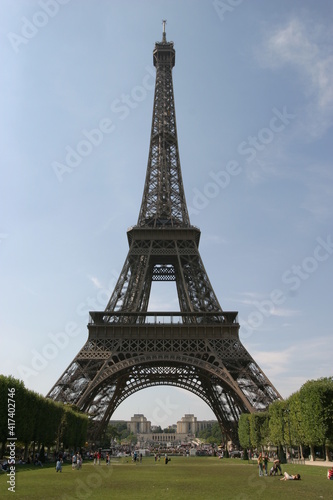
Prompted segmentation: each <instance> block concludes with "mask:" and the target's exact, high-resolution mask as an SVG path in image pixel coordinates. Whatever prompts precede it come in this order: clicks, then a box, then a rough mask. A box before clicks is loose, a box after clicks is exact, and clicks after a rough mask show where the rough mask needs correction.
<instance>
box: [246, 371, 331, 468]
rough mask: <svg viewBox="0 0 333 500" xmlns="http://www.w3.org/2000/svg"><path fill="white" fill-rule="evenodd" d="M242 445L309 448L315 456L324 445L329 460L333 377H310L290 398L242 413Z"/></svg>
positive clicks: (251, 447) (300, 450)
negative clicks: (252, 411)
mask: <svg viewBox="0 0 333 500" xmlns="http://www.w3.org/2000/svg"><path fill="white" fill-rule="evenodd" d="M238 437H239V442H240V445H241V446H242V448H244V449H245V450H247V449H258V450H259V449H262V448H264V447H267V446H276V447H277V449H278V453H279V454H280V453H281V452H282V449H283V447H287V448H288V447H289V448H290V449H291V448H299V452H300V456H301V458H303V448H304V446H307V447H309V448H310V452H311V458H312V459H313V460H314V459H315V447H316V446H321V447H324V448H325V455H326V460H329V451H330V449H332V448H333V377H329V378H321V379H319V380H310V381H308V382H306V383H305V384H304V385H303V386H302V387H301V389H300V390H299V391H298V392H295V393H294V394H292V395H291V396H290V397H289V398H288V399H287V400H284V401H275V402H274V403H272V404H271V405H270V406H269V407H268V409H267V411H265V412H260V413H252V414H248V413H243V414H242V415H241V417H240V420H239V424H238Z"/></svg>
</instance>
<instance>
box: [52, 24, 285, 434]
mask: <svg viewBox="0 0 333 500" xmlns="http://www.w3.org/2000/svg"><path fill="white" fill-rule="evenodd" d="M153 61H154V66H155V67H156V84H155V95H154V107H153V118H152V128H151V137H150V149H149V158H148V165H147V174H146V181H145V186H144V193H143V198H142V204H141V208H140V213H139V217H138V222H137V225H136V226H133V227H132V228H130V229H129V230H128V232H127V236H128V243H129V252H128V255H127V258H126V260H125V263H124V266H123V269H122V271H121V274H120V276H119V279H118V282H117V284H116V286H115V289H114V291H113V293H112V295H111V298H110V300H109V303H108V305H107V307H106V309H105V311H97V312H91V313H90V322H89V325H88V330H89V337H88V340H87V342H86V344H85V345H84V346H83V348H82V349H81V351H80V352H79V353H78V354H77V356H76V357H75V358H74V360H73V361H72V363H71V364H70V365H69V367H68V368H67V369H66V371H65V372H64V373H63V375H62V376H61V377H60V378H59V380H58V381H57V383H56V384H55V385H54V387H53V388H52V389H51V391H50V392H49V394H48V397H50V398H53V399H54V400H57V401H63V402H65V403H70V404H74V405H76V406H77V407H79V408H80V409H82V410H83V411H85V412H87V413H88V414H89V415H90V417H91V419H92V421H93V422H94V426H93V437H94V438H95V439H96V438H98V437H99V436H100V434H101V433H102V432H103V430H104V429H105V427H106V426H107V424H108V422H109V420H110V417H111V416H112V414H113V412H114V411H115V409H116V408H117V407H118V406H119V405H120V403H121V402H122V401H124V400H125V399H126V398H127V397H128V396H130V395H131V394H133V393H135V392H137V391H139V390H141V389H143V388H146V387H151V386H156V385H169V386H177V387H182V388H184V389H187V390H189V391H191V392H193V393H194V394H196V395H198V396H199V397H200V398H201V399H202V400H203V401H205V402H206V403H207V404H208V406H209V407H210V408H211V409H212V411H213V412H214V414H215V415H216V418H217V420H218V422H219V424H220V426H221V429H222V431H223V432H224V433H225V434H227V435H228V436H229V437H231V438H235V437H236V436H237V424H238V419H239V416H240V414H241V413H242V412H253V411H259V410H262V409H265V408H266V407H267V406H268V404H269V403H271V402H272V401H274V400H276V399H280V398H281V396H280V395H279V393H278V392H277V390H276V389H275V388H274V387H273V385H272V384H271V382H270V381H269V380H268V378H267V377H266V375H265V374H264V373H263V371H262V370H261V369H260V368H259V366H258V365H257V363H256V362H255V361H254V359H253V358H252V357H251V356H250V354H249V353H248V351H247V350H246V349H245V347H244V346H243V345H242V343H241V342H240V340H239V324H238V321H237V312H225V311H223V310H222V308H221V306H220V304H219V302H218V299H217V297H216V295H215V293H214V290H213V287H212V285H211V283H210V281H209V278H208V275H207V273H206V271H205V268H204V265H203V262H202V260H201V257H200V254H199V249H198V248H199V240H200V230H199V229H198V228H196V227H195V226H192V225H191V224H190V219H189V214H188V210H187V205H186V200H185V193H184V187H183V181H182V174H181V167H180V160H179V151H178V139H177V127H176V115H175V103H174V93H173V82H172V68H173V67H174V65H175V50H174V46H173V43H172V42H167V41H166V35H165V26H164V30H163V38H162V41H161V42H157V43H156V44H155V50H154V52H153ZM153 281H175V282H176V288H177V293H178V299H179V311H170V312H161V311H158V312H148V303H149V297H150V292H151V285H152V282H153ZM162 317H163V321H164V322H162V323H161V322H160V321H159V319H161V318H162ZM166 317H167V318H168V322H165V318H166Z"/></svg>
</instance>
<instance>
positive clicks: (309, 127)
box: [257, 18, 333, 137]
mask: <svg viewBox="0 0 333 500" xmlns="http://www.w3.org/2000/svg"><path fill="white" fill-rule="evenodd" d="M327 38H329V37H328V36H327ZM257 57H258V59H259V61H260V63H261V64H262V65H263V66H264V67H269V68H271V69H277V68H280V67H282V66H285V65H289V66H293V68H294V69H295V70H296V71H298V72H299V75H300V79H299V81H298V85H299V86H300V88H301V89H302V91H303V93H304V94H305V97H306V99H307V107H306V121H305V122H303V127H305V131H307V132H308V133H310V134H311V135H312V136H314V137H316V136H319V135H321V134H322V133H324V132H325V131H326V130H327V128H328V127H329V126H330V125H331V124H332V114H333V50H332V45H331V44H330V43H329V42H327V40H326V39H325V32H324V30H323V29H321V27H320V26H314V27H313V26H310V25H306V24H305V23H303V22H301V21H300V20H299V19H295V18H294V19H292V20H290V21H289V22H288V23H287V24H286V25H285V26H283V27H280V28H278V29H277V30H276V31H275V32H273V34H271V31H270V32H269V34H267V37H266V39H265V40H264V42H263V46H262V47H261V48H260V51H258V54H257ZM299 118H300V117H299ZM298 121H299V123H301V121H302V120H300V119H299V120H298Z"/></svg>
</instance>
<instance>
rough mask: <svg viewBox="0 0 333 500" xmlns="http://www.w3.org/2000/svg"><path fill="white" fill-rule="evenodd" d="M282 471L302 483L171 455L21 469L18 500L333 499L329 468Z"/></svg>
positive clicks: (235, 463) (232, 464)
mask: <svg viewBox="0 0 333 500" xmlns="http://www.w3.org/2000/svg"><path fill="white" fill-rule="evenodd" d="M113 464H114V465H113ZM283 470H287V471H288V472H289V473H291V474H292V473H296V472H299V473H300V474H301V476H302V480H301V481H280V480H279V479H280V477H269V476H268V477H263V478H259V477H258V468H257V466H256V465H253V464H248V463H247V462H244V461H242V460H238V459H234V460H232V459H223V460H219V459H217V458H213V457H189V458H185V457H184V458H183V457H171V461H170V462H169V463H168V464H167V465H165V463H164V461H163V459H162V458H161V460H160V461H159V462H156V463H155V461H154V458H153V457H148V458H143V461H142V463H136V464H134V463H132V461H131V459H128V458H124V459H121V460H117V461H115V460H114V461H112V460H111V465H110V466H106V465H105V463H102V465H100V466H94V465H93V464H92V463H91V462H86V463H84V464H83V467H82V469H81V470H72V468H71V465H65V466H64V467H63V472H62V473H59V472H58V473H56V472H55V468H54V467H53V466H51V467H43V468H38V469H36V468H31V467H30V468H28V467H26V468H25V466H21V467H20V466H18V467H17V475H16V492H15V494H14V498H16V499H20V500H24V499H35V500H45V499H51V500H52V499H57V500H70V499H80V500H83V499H89V498H91V499H96V500H97V499H98V500H104V499H109V498H113V499H115V500H122V499H126V500H131V499H139V500H141V499H145V500H147V499H155V500H156V499H162V500H163V499H172V500H182V499H191V500H193V499H200V500H202V499H206V498H209V499H223V500H251V499H256V500H258V499H267V498H268V499H269V500H275V499H276V500H280V499H281V498H283V497H284V496H285V495H288V496H292V498H293V500H297V499H298V498H299V499H311V500H312V499H316V498H318V499H320V498H322V499H327V500H329V499H332V498H333V482H332V481H328V480H327V479H326V472H327V468H325V467H311V466H306V465H305V466H296V465H292V466H289V465H288V466H285V467H284V469H283ZM7 479H8V478H7V475H5V474H3V473H2V474H1V476H0V498H7V497H10V496H12V495H13V493H11V492H9V491H8V490H7V487H8V484H7V483H6V481H7ZM12 498H13V496H12Z"/></svg>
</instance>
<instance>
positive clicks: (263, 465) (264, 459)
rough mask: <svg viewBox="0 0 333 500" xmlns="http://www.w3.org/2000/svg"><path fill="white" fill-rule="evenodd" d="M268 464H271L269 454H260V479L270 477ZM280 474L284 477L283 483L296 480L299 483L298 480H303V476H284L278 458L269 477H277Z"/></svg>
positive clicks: (282, 478)
mask: <svg viewBox="0 0 333 500" xmlns="http://www.w3.org/2000/svg"><path fill="white" fill-rule="evenodd" d="M268 462H269V458H268V455H267V453H266V454H265V455H264V454H263V453H259V456H258V467H259V477H262V476H264V475H265V476H267V475H268V474H267V469H268ZM278 473H279V475H280V476H283V477H281V481H288V480H296V481H297V480H299V479H301V476H300V475H299V474H294V475H290V474H288V473H287V472H285V473H284V474H282V469H281V464H280V460H279V459H278V458H276V459H275V460H274V462H273V465H272V467H271V468H270V471H269V475H270V476H277V475H278Z"/></svg>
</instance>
